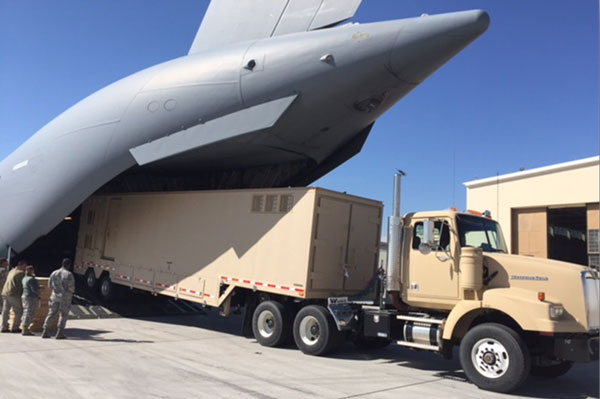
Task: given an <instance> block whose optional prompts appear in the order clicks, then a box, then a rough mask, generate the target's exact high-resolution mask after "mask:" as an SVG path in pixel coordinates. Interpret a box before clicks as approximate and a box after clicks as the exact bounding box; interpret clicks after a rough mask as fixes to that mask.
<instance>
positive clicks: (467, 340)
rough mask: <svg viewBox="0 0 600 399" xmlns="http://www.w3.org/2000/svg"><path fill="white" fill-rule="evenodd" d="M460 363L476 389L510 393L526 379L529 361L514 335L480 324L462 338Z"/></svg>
mask: <svg viewBox="0 0 600 399" xmlns="http://www.w3.org/2000/svg"><path fill="white" fill-rule="evenodd" d="M460 363H461V365H462V367H463V370H464V372H465V374H466V375H467V377H468V378H469V380H471V381H472V382H473V383H474V384H475V385H477V386H478V387H479V388H481V389H485V390H488V391H495V392H510V391H513V390H515V389H517V388H518V387H519V386H520V385H521V384H523V383H524V382H525V380H526V379H527V377H528V375H529V370H530V367H531V358H530V355H529V351H528V349H527V347H526V346H525V343H524V342H523V340H522V339H521V337H520V336H519V334H517V333H516V332H515V331H513V330H511V329H510V328H508V327H506V326H504V325H502V324H497V323H484V324H480V325H478V326H476V327H474V328H473V329H471V330H470V331H469V332H467V334H466V335H465V337H464V338H463V340H462V342H461V344H460Z"/></svg>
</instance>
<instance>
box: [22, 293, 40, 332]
mask: <svg viewBox="0 0 600 399" xmlns="http://www.w3.org/2000/svg"><path fill="white" fill-rule="evenodd" d="M21 299H22V300H23V327H26V328H29V326H31V323H32V322H33V317H34V316H35V311H36V310H37V308H38V299H37V298H35V297H29V296H27V297H25V296H24V297H22V298H21Z"/></svg>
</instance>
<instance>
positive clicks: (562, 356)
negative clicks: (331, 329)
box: [364, 210, 600, 392]
mask: <svg viewBox="0 0 600 399" xmlns="http://www.w3.org/2000/svg"><path fill="white" fill-rule="evenodd" d="M399 231H400V234H399V235H398V237H397V238H396V239H397V240H398V243H397V244H396V245H393V244H390V248H397V249H398V251H399V253H400V255H399V256H398V261H397V263H396V264H394V262H393V259H394V257H393V256H390V259H392V262H391V263H390V264H389V266H388V268H394V267H397V268H399V270H398V271H396V272H394V271H390V270H388V281H387V286H388V292H387V295H388V298H390V300H389V302H390V303H391V304H394V306H392V308H394V309H392V310H391V311H390V306H387V307H386V309H385V310H381V311H376V310H373V309H371V310H367V311H365V320H364V322H365V333H366V335H370V336H378V337H386V338H389V339H391V340H393V341H396V342H397V343H398V344H400V345H403V346H408V347H411V348H415V349H421V350H432V351H435V352H438V353H440V354H442V355H443V356H444V357H451V356H452V348H453V347H454V346H459V347H460V350H459V352H460V359H461V364H462V366H463V369H464V371H465V373H466V375H467V377H468V378H469V379H470V380H471V381H473V382H474V383H475V384H476V385H478V386H479V387H481V388H484V389H488V390H493V391H499V392H507V391H512V390H514V389H516V388H517V387H518V386H519V385H520V384H522V383H523V382H524V381H525V379H526V378H527V376H528V375H529V374H530V373H531V374H534V375H544V376H551V377H553V376H559V375H561V374H564V373H566V372H567V371H568V370H569V369H570V368H571V365H572V364H573V362H578V361H591V360H597V359H598V330H599V327H600V314H599V312H600V309H599V297H598V292H599V286H598V281H599V280H598V273H597V271H595V270H593V269H591V268H589V267H585V266H581V265H576V264H571V263H566V262H558V261H554V260H549V259H541V258H533V257H526V256H518V255H511V254H509V253H508V250H507V246H506V243H505V241H504V238H503V234H502V230H501V228H500V225H499V224H498V223H497V222H496V221H494V220H492V219H491V218H490V217H489V216H485V215H483V214H481V213H478V212H472V211H469V212H456V211H455V210H448V211H437V212H418V213H411V214H408V215H406V216H405V217H403V218H402V219H401V220H400V229H399ZM390 239H394V237H393V235H392V237H391V238H390ZM394 276H397V279H399V281H390V277H391V278H392V279H394ZM390 287H391V288H392V289H390ZM394 287H396V288H399V289H394ZM383 308H384V307H382V309H383ZM390 312H391V313H390ZM378 313H379V317H377V314H378ZM383 314H385V315H386V317H384V319H385V320H389V324H388V323H383V325H384V327H383V328H378V326H377V323H375V321H376V320H377V319H379V320H381V319H382V315H383Z"/></svg>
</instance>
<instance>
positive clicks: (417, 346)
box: [396, 341, 440, 352]
mask: <svg viewBox="0 0 600 399" xmlns="http://www.w3.org/2000/svg"><path fill="white" fill-rule="evenodd" d="M396 344H398V345H400V346H406V347H409V348H415V349H425V350H428V351H435V352H437V351H439V350H440V347H439V346H435V345H427V344H420V343H417V342H407V341H396Z"/></svg>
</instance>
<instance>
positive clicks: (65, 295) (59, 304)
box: [42, 258, 75, 339]
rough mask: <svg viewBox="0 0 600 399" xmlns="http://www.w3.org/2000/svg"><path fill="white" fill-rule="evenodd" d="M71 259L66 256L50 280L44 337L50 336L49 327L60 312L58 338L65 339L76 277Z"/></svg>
mask: <svg viewBox="0 0 600 399" xmlns="http://www.w3.org/2000/svg"><path fill="white" fill-rule="evenodd" d="M70 270H71V259H68V258H65V259H63V261H62V266H61V268H60V269H57V270H55V271H53V272H52V274H51V275H50V278H49V280H48V286H49V287H50V288H51V289H52V295H51V296H50V301H48V307H49V309H48V316H46V320H44V331H43V332H42V338H49V337H50V335H49V334H48V328H49V327H50V325H52V324H54V321H55V319H56V315H57V314H59V315H60V317H59V320H58V330H57V331H56V339H65V338H66V337H65V325H66V324H67V317H69V309H70V308H71V299H73V293H74V292H75V278H74V277H73V273H71V271H70Z"/></svg>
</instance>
